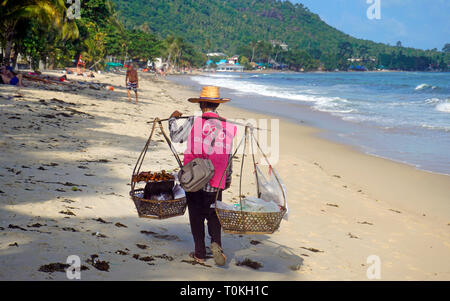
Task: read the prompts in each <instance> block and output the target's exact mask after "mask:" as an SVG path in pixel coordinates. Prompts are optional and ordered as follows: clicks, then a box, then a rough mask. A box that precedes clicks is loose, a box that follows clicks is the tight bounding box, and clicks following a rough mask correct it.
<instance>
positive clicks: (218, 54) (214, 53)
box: [206, 52, 227, 57]
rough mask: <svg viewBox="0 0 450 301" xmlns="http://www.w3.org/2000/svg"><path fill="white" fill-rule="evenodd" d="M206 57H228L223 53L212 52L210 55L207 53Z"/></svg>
mask: <svg viewBox="0 0 450 301" xmlns="http://www.w3.org/2000/svg"><path fill="white" fill-rule="evenodd" d="M206 56H208V57H214V56H227V55H226V54H225V53H222V52H210V53H207V54H206Z"/></svg>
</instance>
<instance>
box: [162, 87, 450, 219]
mask: <svg viewBox="0 0 450 301" xmlns="http://www.w3.org/2000/svg"><path fill="white" fill-rule="evenodd" d="M169 81H170V80H169ZM174 84H176V85H178V86H180V87H181V88H182V89H187V90H189V91H190V93H192V95H195V93H196V91H194V90H193V89H192V88H191V87H188V86H184V85H182V84H178V83H174ZM219 111H223V112H224V114H223V115H224V116H225V117H226V116H233V119H234V118H236V117H235V116H238V118H240V117H242V118H244V117H246V118H254V119H261V118H263V119H273V118H276V119H278V118H279V119H280V130H281V127H282V126H287V127H289V128H290V129H295V128H297V127H298V129H300V130H297V131H296V132H301V133H302V134H305V133H306V135H307V136H308V138H309V139H310V140H311V141H314V144H317V145H319V147H322V146H323V147H324V148H327V149H328V148H339V149H340V150H341V151H342V152H344V153H352V154H355V155H357V156H358V157H361V158H363V159H362V160H364V161H365V162H367V161H370V163H371V165H372V166H376V165H377V164H378V163H380V164H382V165H390V166H392V167H393V166H395V167H396V169H397V170H398V171H397V172H399V173H402V174H403V173H414V174H416V177H419V178H420V177H422V176H425V177H426V175H430V176H431V177H432V178H433V180H430V181H431V182H434V183H442V184H440V188H439V190H440V191H442V192H447V193H448V194H445V193H442V194H441V195H440V202H442V205H443V206H442V207H441V206H440V208H439V209H438V210H435V213H436V214H437V215H439V214H440V213H442V211H441V210H444V209H446V210H449V209H450V204H445V203H446V199H448V197H450V175H448V174H444V173H439V172H434V171H429V170H424V169H420V168H418V167H417V166H414V165H413V164H409V163H407V162H401V161H396V160H394V159H391V158H385V157H382V156H378V155H376V154H370V153H367V152H365V151H363V150H362V149H359V148H358V147H357V146H354V145H349V144H346V143H344V142H338V141H335V140H332V139H329V138H326V137H324V136H320V135H321V134H326V133H327V130H325V129H321V128H318V127H315V126H312V125H309V124H301V123H299V122H297V121H295V120H292V119H290V118H287V117H282V116H278V115H276V114H274V115H270V114H266V113H263V112H254V111H251V110H250V109H246V108H241V107H237V106H233V104H232V103H231V102H230V103H229V104H225V105H222V108H220V110H219ZM293 132H294V131H293ZM303 138H304V137H303ZM280 148H282V147H281V146H280ZM280 152H282V150H280ZM309 155H310V156H311V155H312V151H311V153H309ZM366 159H367V160H366ZM329 164H330V165H331V168H332V169H336V172H338V173H339V172H340V173H342V172H343V171H342V166H343V165H345V164H338V163H337V162H332V160H330V159H329ZM402 170H404V171H402ZM358 176H359V174H357V173H356V172H353V171H352V172H350V173H349V177H350V178H351V179H352V181H354V182H355V183H357V185H358V186H361V187H365V188H366V190H369V191H371V190H376V188H371V187H370V185H369V186H368V185H365V184H364V183H374V182H375V183H380V182H381V183H383V182H384V183H385V184H388V183H389V182H390V181H391V179H389V180H385V181H382V179H381V178H378V179H374V181H372V180H370V181H368V180H367V179H364V180H360V179H358ZM392 180H393V179H392ZM366 181H367V182H366ZM400 181H401V179H400ZM381 183H380V184H377V185H381ZM403 185H404V186H406V185H407V184H406V183H404V184H403ZM447 185H448V186H447ZM419 186H420V184H419ZM377 188H378V187H377ZM415 188H416V189H417V186H415ZM405 191H406V189H405ZM396 195H397V194H396ZM386 196H387V197H388V199H390V200H391V201H392V200H393V199H394V195H386V194H384V195H382V197H381V196H380V198H383V197H384V198H385V197H386ZM410 197H412V198H414V199H415V197H414V194H411V195H410ZM417 201H419V200H417ZM394 202H395V201H394ZM423 209H424V210H425V209H426V206H425V207H423ZM447 212H449V213H450V211H447ZM447 217H448V218H450V214H449V215H447Z"/></svg>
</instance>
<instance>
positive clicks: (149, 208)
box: [130, 189, 187, 219]
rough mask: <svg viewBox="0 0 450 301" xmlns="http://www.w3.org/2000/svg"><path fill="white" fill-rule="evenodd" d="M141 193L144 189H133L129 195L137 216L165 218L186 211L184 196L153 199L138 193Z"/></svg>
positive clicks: (182, 213)
mask: <svg viewBox="0 0 450 301" xmlns="http://www.w3.org/2000/svg"><path fill="white" fill-rule="evenodd" d="M143 193H144V189H135V190H132V191H130V196H131V198H132V199H133V201H134V205H135V206H136V209H137V212H138V214H139V217H145V218H152V219H166V218H170V217H175V216H180V215H184V213H185V211H186V206H187V203H186V198H181V199H177V200H166V201H155V200H147V199H144V198H141V197H139V195H143Z"/></svg>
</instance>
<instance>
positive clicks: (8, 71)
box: [0, 66, 23, 87]
mask: <svg viewBox="0 0 450 301" xmlns="http://www.w3.org/2000/svg"><path fill="white" fill-rule="evenodd" d="M0 83H2V84H6V85H13V86H19V87H23V83H22V74H17V75H16V74H14V73H13V72H12V68H11V67H5V66H1V67H0Z"/></svg>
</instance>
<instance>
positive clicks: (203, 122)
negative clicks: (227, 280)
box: [169, 87, 236, 266]
mask: <svg viewBox="0 0 450 301" xmlns="http://www.w3.org/2000/svg"><path fill="white" fill-rule="evenodd" d="M188 100H189V101H190V102H192V103H198V104H199V105H200V109H201V111H202V115H201V116H195V117H194V116H192V117H189V118H188V119H187V120H186V121H185V122H184V123H183V124H182V125H180V126H178V125H177V122H176V119H177V118H179V117H181V115H182V114H181V113H180V112H179V111H175V112H173V113H172V115H171V116H170V119H169V130H170V137H171V139H172V141H173V142H178V143H183V142H187V148H186V151H185V153H184V162H183V164H184V165H186V164H188V163H189V162H190V161H191V160H193V159H195V158H208V159H210V160H211V162H212V164H213V165H214V175H213V177H212V178H211V180H210V181H209V183H207V184H206V185H205V186H204V187H203V188H202V189H200V190H198V191H196V192H186V199H187V205H188V210H189V222H190V226H191V232H192V236H193V238H194V244H195V252H192V253H191V254H190V256H191V257H192V258H194V260H195V261H197V262H199V263H203V262H204V261H205V258H206V247H205V224H204V223H205V220H206V221H207V224H208V233H209V236H210V237H211V251H212V253H213V257H214V260H215V262H216V264H217V265H219V266H223V265H225V262H226V256H225V254H224V253H223V251H222V239H221V235H222V232H221V231H222V229H221V225H220V222H219V219H218V217H217V214H216V211H215V210H214V208H211V205H212V204H214V202H215V198H216V194H217V192H218V193H219V196H218V201H221V200H222V191H223V190H224V189H227V188H229V187H230V184H231V165H230V168H229V169H228V170H227V173H226V177H225V178H224V179H223V180H222V181H221V179H222V175H223V174H224V172H225V169H226V167H227V165H228V162H229V160H231V159H232V158H230V154H231V153H232V149H233V138H234V136H235V135H236V126H235V125H233V124H231V123H229V122H226V120H225V119H224V118H223V117H219V114H218V112H217V108H218V107H219V105H220V104H221V103H225V102H228V101H230V100H229V99H227V98H221V97H220V96H219V88H218V87H203V89H202V92H201V94H200V97H197V98H190V99H188Z"/></svg>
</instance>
